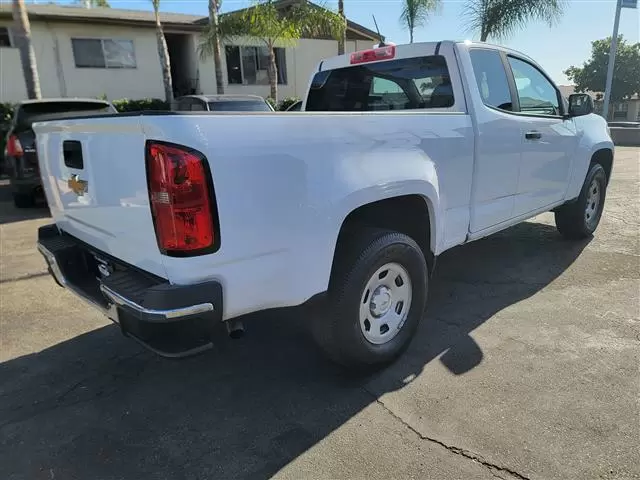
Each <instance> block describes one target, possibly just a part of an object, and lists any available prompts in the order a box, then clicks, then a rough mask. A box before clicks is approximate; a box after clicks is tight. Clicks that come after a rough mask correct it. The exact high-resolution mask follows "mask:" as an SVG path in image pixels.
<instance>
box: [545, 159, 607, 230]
mask: <svg viewBox="0 0 640 480" xmlns="http://www.w3.org/2000/svg"><path fill="white" fill-rule="evenodd" d="M606 192H607V174H606V173H605V171H604V168H602V165H600V164H599V163H593V164H592V165H591V166H590V168H589V172H588V173H587V176H586V178H585V181H584V184H583V186H582V190H581V192H580V196H579V197H578V199H577V200H576V201H575V202H572V203H570V204H567V205H563V206H562V207H560V208H559V209H557V210H556V212H555V217H556V226H557V227H558V231H559V232H560V233H561V234H562V235H563V236H564V237H565V238H568V239H572V240H578V239H582V238H586V237H589V236H590V235H592V234H593V232H595V230H596V228H598V224H599V223H600V217H601V216H602V210H603V208H604V200H605V196H606Z"/></svg>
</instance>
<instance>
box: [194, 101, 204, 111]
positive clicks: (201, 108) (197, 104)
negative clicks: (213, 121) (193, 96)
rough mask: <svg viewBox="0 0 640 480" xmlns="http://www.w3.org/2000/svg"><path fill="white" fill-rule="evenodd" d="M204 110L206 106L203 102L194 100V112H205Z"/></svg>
mask: <svg viewBox="0 0 640 480" xmlns="http://www.w3.org/2000/svg"><path fill="white" fill-rule="evenodd" d="M204 110H205V108H204V103H203V102H201V101H200V100H193V103H192V104H191V111H192V112H203V111H204Z"/></svg>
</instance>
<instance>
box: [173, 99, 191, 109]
mask: <svg viewBox="0 0 640 480" xmlns="http://www.w3.org/2000/svg"><path fill="white" fill-rule="evenodd" d="M192 103H193V102H192V100H191V99H190V98H179V99H178V100H177V102H176V110H177V111H178V112H184V111H187V112H188V111H190V110H191V104H192Z"/></svg>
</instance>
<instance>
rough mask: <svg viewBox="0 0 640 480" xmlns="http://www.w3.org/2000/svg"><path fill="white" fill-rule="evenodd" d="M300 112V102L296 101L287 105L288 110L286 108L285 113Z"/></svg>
mask: <svg viewBox="0 0 640 480" xmlns="http://www.w3.org/2000/svg"><path fill="white" fill-rule="evenodd" d="M300 110H302V100H298V101H297V102H295V103H292V104H291V105H289V108H287V109H286V110H285V112H299V111H300Z"/></svg>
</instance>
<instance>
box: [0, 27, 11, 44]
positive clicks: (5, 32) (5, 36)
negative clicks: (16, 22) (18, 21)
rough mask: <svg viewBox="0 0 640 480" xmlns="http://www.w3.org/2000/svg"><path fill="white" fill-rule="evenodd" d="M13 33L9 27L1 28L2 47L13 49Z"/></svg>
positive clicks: (0, 41)
mask: <svg viewBox="0 0 640 480" xmlns="http://www.w3.org/2000/svg"><path fill="white" fill-rule="evenodd" d="M11 46H12V44H11V33H10V32H9V27H0V47H11Z"/></svg>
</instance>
